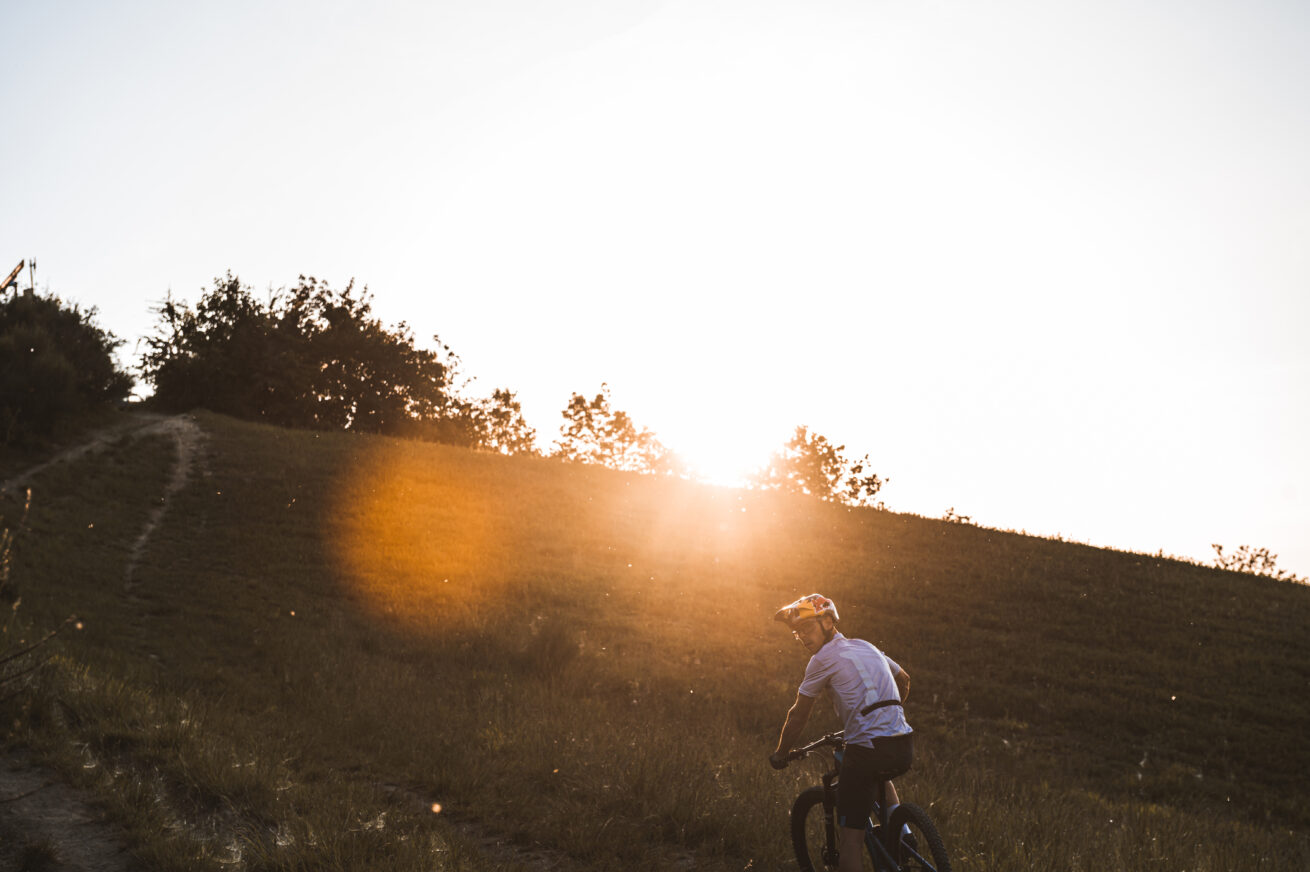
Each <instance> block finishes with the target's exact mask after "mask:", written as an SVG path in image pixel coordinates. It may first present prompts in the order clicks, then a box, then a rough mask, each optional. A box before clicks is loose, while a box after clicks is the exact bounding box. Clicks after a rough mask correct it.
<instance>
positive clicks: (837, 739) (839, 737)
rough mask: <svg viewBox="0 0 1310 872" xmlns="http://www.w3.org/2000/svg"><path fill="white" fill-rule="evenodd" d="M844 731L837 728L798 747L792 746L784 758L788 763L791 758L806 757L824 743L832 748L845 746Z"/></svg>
mask: <svg viewBox="0 0 1310 872" xmlns="http://www.w3.org/2000/svg"><path fill="white" fill-rule="evenodd" d="M844 733H845V731H844V730H838V731H837V732H835V733H829V734H828V735H826V736H824V737H823V738H821V739H815V740H814V741H813V742H810V743H809V744H808V745H802V746H801V747H799V748H794V749H792V750H791V751H788V752H787V756H786V757H785V758H784V759H786V761H787V762H788V763H790V762H791V761H793V760H800V759H801V758H803V757H808V756H809V755H810V753H811V752H812V751H817V750H818V749H820V748H822V747H824V746H825V745H831V746H833V747H834V748H844V747H845V746H846V739H845V738H844Z"/></svg>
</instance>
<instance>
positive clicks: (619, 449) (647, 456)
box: [553, 384, 677, 473]
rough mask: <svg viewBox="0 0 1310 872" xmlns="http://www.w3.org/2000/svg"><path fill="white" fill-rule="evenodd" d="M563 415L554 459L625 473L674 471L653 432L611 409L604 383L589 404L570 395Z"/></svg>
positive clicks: (673, 461) (673, 462) (671, 459)
mask: <svg viewBox="0 0 1310 872" xmlns="http://www.w3.org/2000/svg"><path fill="white" fill-rule="evenodd" d="M563 416H564V424H563V426H562V427H561V428H560V438H559V439H558V440H557V441H556V442H555V453H554V455H553V456H555V457H558V458H560V459H562V460H567V461H570V462H573V463H594V464H599V465H602V466H608V467H610V468H612V469H620V470H626V471H629V472H647V473H651V472H656V473H668V472H675V471H677V462H676V459H675V458H674V456H673V454H672V453H671V452H670V451H669V450H668V449H667V448H665V447H664V445H662V444H661V443H660V441H659V440H658V439H656V438H655V434H654V433H652V432H651V431H650V430H647V429H645V428H642V429H640V430H639V429H637V425H636V424H635V423H634V422H633V420H632V418H631V417H630V416H629V415H628V413H627V412H624V411H621V410H618V409H614V408H613V407H612V405H611V403H610V389H609V385H608V384H602V385H601V386H600V393H598V394H596V396H595V397H594V398H592V400H591V401H590V402H588V400H587V398H586V397H584V396H582V395H581V394H576V393H575V394H573V396H572V397H571V398H570V399H569V403H568V405H567V406H565V408H564V412H563Z"/></svg>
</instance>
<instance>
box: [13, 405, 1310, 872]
mask: <svg viewBox="0 0 1310 872" xmlns="http://www.w3.org/2000/svg"><path fill="white" fill-rule="evenodd" d="M196 420H197V421H198V423H199V425H200V426H201V428H202V429H203V430H204V432H205V434H206V441H205V443H204V451H203V462H202V463H200V464H199V465H198V466H197V467H196V468H195V469H193V470H192V478H191V480H190V482H189V484H188V485H187V486H186V487H185V488H184V489H183V490H182V491H181V492H180V493H179V494H178V495H177V496H176V497H175V498H174V500H173V502H172V503H171V505H170V506H169V507H168V511H167V512H166V514H165V515H164V517H163V521H162V524H161V525H160V527H159V528H158V530H157V531H156V533H155V534H154V536H153V538H152V539H151V542H150V544H149V547H148V548H147V549H146V551H145V553H144V555H143V557H142V561H141V563H140V565H139V566H137V568H136V569H135V571H134V573H133V575H132V583H131V584H127V583H125V575H126V567H127V562H128V559H129V552H130V549H131V545H132V543H133V542H134V541H135V539H136V537H137V535H138V533H139V531H140V528H141V525H142V524H143V523H144V521H145V519H146V518H147V516H148V515H149V513H150V512H151V510H152V508H154V507H155V506H156V505H157V502H158V499H159V497H160V495H161V494H162V493H163V492H164V488H165V483H166V481H167V480H168V477H169V475H170V470H171V464H172V462H173V454H174V452H173V447H172V444H171V443H170V442H168V441H167V440H164V439H162V438H157V437H150V438H143V439H137V440H135V441H134V440H130V439H124V440H122V441H121V442H119V443H118V444H116V445H114V446H112V447H111V448H110V449H108V450H107V451H106V452H104V453H101V454H99V455H94V456H89V457H86V458H83V459H81V460H78V461H75V462H71V463H68V464H64V465H59V466H53V467H51V468H49V469H48V470H46V471H45V472H43V473H42V474H41V475H40V477H39V478H38V479H37V481H36V482H35V484H34V486H33V493H32V508H31V512H30V515H29V517H28V520H27V529H24V530H20V531H19V532H18V540H17V545H16V547H15V553H14V559H13V565H12V577H13V580H14V583H15V584H16V586H17V588H18V593H19V594H21V597H22V601H21V607H20V611H19V615H20V618H21V621H22V622H23V623H22V627H24V628H25V630H22V632H27V633H31V632H33V631H34V630H39V629H40V628H42V627H46V626H52V625H54V624H55V623H57V622H58V621H60V620H62V619H63V618H64V617H65V616H66V615H67V614H69V613H72V612H76V613H77V615H78V616H79V618H81V620H82V622H83V626H84V629H82V630H81V632H80V633H76V634H74V635H71V636H67V637H64V636H61V638H60V641H59V643H58V644H57V645H56V647H55V650H56V652H57V655H58V656H57V657H56V659H55V660H54V661H53V662H52V663H51V664H50V665H49V666H48V667H47V668H46V669H45V670H44V671H42V672H40V673H38V674H37V675H38V678H37V679H36V684H35V685H34V686H33V687H31V688H29V689H28V690H27V691H25V692H24V693H22V694H20V695H19V696H17V697H14V698H13V699H10V700H8V701H7V702H5V703H4V706H5V708H6V713H5V723H6V725H7V726H6V729H7V731H8V739H7V741H8V742H9V743H10V744H22V745H27V746H29V747H31V748H34V749H35V750H36V752H37V753H38V754H39V755H40V756H41V757H42V758H43V759H48V760H51V761H53V762H54V763H55V764H57V765H58V766H60V767H61V768H62V769H63V770H64V771H65V772H67V773H68V774H69V776H70V777H71V778H74V779H76V780H77V781H78V782H79V783H82V784H85V785H87V786H89V787H90V788H91V789H93V790H95V791H97V792H98V793H99V794H100V795H101V796H102V797H103V798H104V800H105V802H106V804H107V807H108V808H109V810H110V812H111V813H112V814H113V815H114V816H115V817H116V818H117V819H118V820H120V821H122V822H123V823H124V824H125V825H126V826H127V827H128V828H129V832H130V835H131V838H132V839H133V844H134V846H135V847H134V850H135V851H136V852H137V854H138V856H139V857H141V858H142V860H143V861H144V862H146V863H147V864H148V865H150V866H151V867H152V868H161V869H196V868H202V869H203V868H212V869H219V868H226V869H230V868H249V869H321V868H326V869H359V870H362V869H398V870H408V869H413V870H418V869H468V870H483V869H499V868H505V869H512V868H527V869H538V868H558V869H615V868H621V869H708V870H741V869H747V868H750V869H785V868H789V867H790V866H791V863H792V861H791V857H790V847H789V841H788V834H787V833H788V831H787V810H788V808H789V807H790V804H791V801H792V799H793V798H794V797H795V795H796V794H797V793H798V792H799V791H800V790H801V789H802V788H803V787H805V786H807V785H808V784H810V783H814V782H816V781H817V779H818V776H819V774H820V772H821V768H820V764H819V762H817V761H814V762H807V763H802V764H799V765H794V766H793V767H791V768H789V769H787V770H786V771H784V772H775V771H774V770H772V769H771V768H769V766H768V763H767V760H766V758H767V755H768V753H769V751H771V750H772V747H773V743H774V741H775V740H776V738H777V733H778V729H779V727H780V726H781V722H782V718H783V715H784V713H785V711H786V709H787V707H788V706H789V705H790V703H791V701H792V699H793V698H794V694H795V688H796V684H797V683H798V681H799V679H800V676H801V674H802V671H803V669H804V664H805V655H804V652H803V650H802V649H801V648H800V647H799V646H798V645H797V644H796V643H794V642H793V641H792V640H791V638H790V636H789V635H788V634H787V633H786V632H785V631H784V630H783V629H782V628H781V627H780V626H779V625H777V624H774V623H772V621H771V617H772V615H773V612H774V610H775V609H776V608H777V607H778V606H779V605H781V604H783V603H785V602H788V601H790V600H792V599H794V598H795V597H796V596H798V595H799V594H804V593H810V592H813V591H816V590H817V591H822V592H823V593H826V594H828V595H829V596H832V597H833V598H834V599H835V600H836V601H837V602H838V604H839V606H840V608H841V612H842V615H843V617H844V629H845V631H846V632H847V633H848V634H850V635H857V636H863V637H865V638H868V639H869V640H871V641H873V642H874V643H875V644H877V645H879V646H880V647H882V648H884V650H886V651H887V652H888V653H889V654H891V655H892V656H893V657H894V658H895V659H896V660H897V661H899V662H900V663H901V664H903V665H904V666H905V667H906V669H907V670H908V671H909V672H910V673H911V674H912V675H913V677H914V688H913V692H912V694H911V697H910V700H909V703H908V706H907V715H908V717H909V719H910V721H911V723H912V724H913V725H914V726H915V727H916V730H917V731H918V734H919V741H918V744H917V751H918V759H917V763H916V766H915V768H914V770H913V771H912V772H910V773H909V774H908V775H906V776H905V777H904V778H903V779H902V780H901V781H900V782H898V785H899V787H900V790H901V792H902V796H903V797H904V798H906V799H908V800H912V801H915V802H918V803H919V804H921V805H923V806H925V807H929V808H930V810H931V812H932V814H933V815H934V817H935V818H936V819H937V821H938V823H939V825H940V827H941V829H942V831H943V834H944V835H945V838H946V841H947V845H948V847H949V849H950V850H951V852H952V855H953V858H954V862H955V865H956V868H957V869H962V870H989V872H992V870H994V872H1000V870H1050V869H1071V870H1072V869H1093V868H1098V869H1105V868H1111V869H1123V870H1198V869H1210V870H1221V869H1236V868H1243V869H1288V870H1292V869H1297V870H1300V869H1305V868H1310V838H1308V833H1310V791H1307V790H1306V788H1305V786H1304V776H1305V773H1306V772H1310V746H1307V743H1306V742H1305V738H1304V737H1305V734H1306V731H1307V729H1308V728H1310V693H1307V691H1308V690H1310V687H1308V684H1310V639H1308V638H1307V636H1306V633H1305V628H1306V627H1307V626H1310V590H1308V589H1307V588H1306V587H1304V586H1299V585H1293V584H1288V583H1279V582H1273V581H1269V580H1265V579H1257V578H1252V577H1248V576H1241V575H1237V574H1234V573H1228V572H1220V571H1217V570H1210V569H1205V568H1201V567H1196V566H1191V565H1186V564H1181V563H1176V562H1172V561H1168V560H1161V559H1155V558H1148V557H1144V556H1141V555H1133V554H1124V553H1118V552H1110V551H1103V550H1096V549H1092V548H1089V547H1085V546H1080V545H1071V544H1067V543H1061V542H1053V541H1049V540H1043V539H1035V538H1031V537H1025V536H1021V535H1018V534H1013V533H1002V532H997V531H992V530H986V529H980V528H977V527H973V526H969V525H964V524H952V523H946V522H943V521H938V520H931V519H923V518H918V517H912V516H905V515H898V514H895V513H891V512H879V511H875V510H872V509H859V510H848V509H846V508H842V507H837V506H831V505H826V504H820V503H817V502H814V501H810V500H806V499H797V498H784V497H781V496H778V495H773V494H762V493H758V492H749V491H738V490H732V489H726V488H718V487H711V486H704V485H696V484H692V483H688V482H683V481H678V480H671V479H660V478H653V477H642V476H636V475H627V474H620V473H615V472H611V471H608V470H603V469H596V468H589V467H576V466H565V465H562V464H560V463H557V462H553V461H549V460H541V459H533V458H505V457H501V456H497V455H489V454H478V453H473V452H470V451H467V450H463V449H455V448H448V447H444V446H435V445H431V444H422V443H413V442H405V441H398V440H389V439H383V438H376V437H359V436H351V435H345V434H314V433H308V432H297V431H287V430H279V429H273V428H266V427H261V426H257V425H252V424H246V423H240V422H236V421H233V420H231V419H227V418H222V417H218V416H213V415H209V414H201V415H199V416H198V417H197V419H196ZM9 472H12V470H9ZM7 474H8V472H6V475H7ZM1125 498H1129V497H1128V496H1127V495H1126V496H1125ZM8 514H9V519H10V523H11V525H12V524H13V523H15V516H16V511H15V509H14V506H13V504H12V501H11V505H10V507H9V512H8ZM15 632H20V630H15ZM835 726H836V724H835V723H834V721H833V719H832V716H831V714H830V713H829V712H828V711H827V710H826V708H825V710H824V717H823V718H821V719H820V720H819V721H818V722H816V723H813V724H812V725H811V732H812V733H813V734H814V735H818V734H819V733H820V732H822V731H824V730H826V729H830V728H835Z"/></svg>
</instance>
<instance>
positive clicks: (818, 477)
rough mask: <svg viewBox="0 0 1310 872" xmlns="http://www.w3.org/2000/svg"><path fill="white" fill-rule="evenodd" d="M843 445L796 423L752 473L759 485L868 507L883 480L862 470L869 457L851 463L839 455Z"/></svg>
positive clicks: (865, 467) (826, 500)
mask: <svg viewBox="0 0 1310 872" xmlns="http://www.w3.org/2000/svg"><path fill="white" fill-rule="evenodd" d="M845 450H846V446H845V445H833V444H832V443H831V442H830V441H828V439H827V437H825V436H822V435H820V434H818V433H812V432H810V430H809V428H808V427H805V426H803V425H802V426H799V427H797V428H796V432H795V433H793V434H792V437H791V438H790V439H789V440H787V443H786V444H785V445H784V446H783V447H782V449H781V450H779V451H776V452H774V454H773V456H772V457H770V458H769V462H768V463H767V464H766V465H765V466H764V468H763V469H761V470H760V471H759V472H757V473H756V474H755V475H754V476H753V481H754V483H755V484H756V485H757V486H759V487H762V488H769V489H777V490H781V491H784V492H787V493H797V494H808V495H810V496H816V497H818V498H819V499H821V500H824V501H825V502H837V503H844V504H846V505H850V506H867V505H869V504H870V503H871V501H872V500H873V498H874V496H876V495H877V493H878V491H880V490H881V489H882V486H883V484H885V481H884V480H883V479H881V478H879V477H878V476H877V475H876V474H875V473H872V472H865V470H866V469H867V468H868V466H869V456H868V455H867V454H866V455H865V456H864V457H863V458H862V459H860V460H858V461H855V462H852V461H850V460H847V458H846V456H845V455H844V454H842V452H843V451H845Z"/></svg>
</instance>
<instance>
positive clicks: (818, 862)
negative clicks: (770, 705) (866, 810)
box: [786, 730, 951, 872]
mask: <svg viewBox="0 0 1310 872" xmlns="http://www.w3.org/2000/svg"><path fill="white" fill-rule="evenodd" d="M825 747H831V748H832V749H833V766H832V770H831V771H829V772H827V773H825V774H824V776H823V786H822V787H818V786H815V787H810V788H807V789H805V790H803V791H801V795H800V796H798V797H796V802H795V803H793V804H792V807H791V840H792V846H793V847H794V848H795V849H796V860H797V862H799V863H800V867H801V872H821V870H826V869H836V868H837V854H838V852H837V829H838V824H837V780H838V777H839V776H840V774H841V761H842V756H843V754H844V752H845V750H846V741H845V739H844V738H843V737H842V731H841V730H838V731H837V732H835V733H829V734H828V735H826V736H824V737H823V738H822V739H817V740H815V741H813V742H811V743H810V744H808V745H805V746H803V747H800V748H797V749H795V750H794V751H792V752H790V753H789V754H788V755H787V758H786V759H787V760H788V761H789V762H790V761H792V760H800V759H801V758H803V757H807V756H809V755H810V754H811V753H813V752H815V751H817V750H819V749H821V748H825ZM886 789H887V788H886V783H885V782H881V783H879V785H878V799H877V803H876V804H875V805H874V808H873V816H872V817H871V818H870V819H869V821H868V822H867V824H866V825H865V830H864V847H865V850H866V854H867V856H866V857H865V858H864V868H866V869H873V870H875V872H906V870H916V869H919V870H927V872H950V870H951V861H950V859H949V858H948V857H947V856H946V846H945V845H944V844H943V843H942V837H941V834H939V833H938V832H937V825H936V824H934V823H933V821H932V818H930V817H929V816H928V813H927V812H926V811H924V810H923V809H922V808H920V807H919V806H917V805H914V804H912V803H908V802H903V803H901V804H900V805H898V806H896V808H895V809H894V810H893V811H892V812H891V813H890V815H889V814H888V813H887V810H886V809H887V801H886V800H887V797H886Z"/></svg>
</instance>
